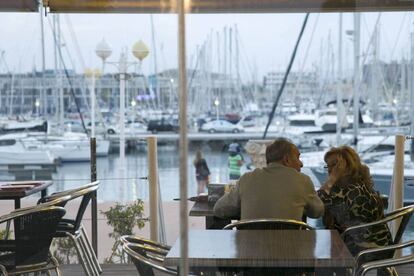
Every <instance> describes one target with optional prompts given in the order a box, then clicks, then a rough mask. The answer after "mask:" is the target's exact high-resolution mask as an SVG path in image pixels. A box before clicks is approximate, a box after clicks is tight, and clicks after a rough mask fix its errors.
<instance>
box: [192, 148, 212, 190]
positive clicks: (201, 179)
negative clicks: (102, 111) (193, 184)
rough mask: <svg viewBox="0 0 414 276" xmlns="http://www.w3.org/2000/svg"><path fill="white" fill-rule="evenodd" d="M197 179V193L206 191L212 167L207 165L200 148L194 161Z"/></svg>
mask: <svg viewBox="0 0 414 276" xmlns="http://www.w3.org/2000/svg"><path fill="white" fill-rule="evenodd" d="M193 164H194V167H195V170H196V171H195V173H196V179H197V195H199V194H201V193H204V192H205V190H206V186H207V184H208V180H209V175H210V169H209V168H208V166H207V162H206V160H205V159H204V158H203V154H202V152H201V151H200V150H198V151H197V152H196V156H195V158H194V161H193Z"/></svg>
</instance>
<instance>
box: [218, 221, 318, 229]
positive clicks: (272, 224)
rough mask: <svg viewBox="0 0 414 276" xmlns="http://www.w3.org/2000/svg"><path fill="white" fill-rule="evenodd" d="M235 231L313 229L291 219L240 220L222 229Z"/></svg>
mask: <svg viewBox="0 0 414 276" xmlns="http://www.w3.org/2000/svg"><path fill="white" fill-rule="evenodd" d="M234 228H236V229H237V230H246V229H249V230H278V229H279V230H281V229H298V230H314V228H313V227H312V226H310V225H308V224H306V223H304V222H302V221H297V220H293V219H249V220H240V221H237V222H234V223H230V224H228V225H226V226H224V228H223V229H234Z"/></svg>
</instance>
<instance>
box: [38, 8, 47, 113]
mask: <svg viewBox="0 0 414 276" xmlns="http://www.w3.org/2000/svg"><path fill="white" fill-rule="evenodd" d="M39 14H40V35H41V43H42V78H41V81H40V98H41V102H42V109H43V112H42V113H43V115H45V114H46V112H47V92H46V93H45V89H44V86H45V69H46V68H45V67H46V61H45V33H44V24H43V5H42V1H40V2H39Z"/></svg>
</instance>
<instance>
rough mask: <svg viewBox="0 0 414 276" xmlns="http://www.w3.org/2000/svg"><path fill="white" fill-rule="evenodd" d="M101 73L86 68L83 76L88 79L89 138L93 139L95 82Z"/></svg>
mask: <svg viewBox="0 0 414 276" xmlns="http://www.w3.org/2000/svg"><path fill="white" fill-rule="evenodd" d="M100 75H101V72H100V71H99V70H98V69H95V70H92V69H90V68H87V69H86V70H85V76H86V77H87V78H89V79H90V84H89V85H90V87H89V91H90V92H89V93H90V101H91V138H95V81H96V79H97V78H99V77H100Z"/></svg>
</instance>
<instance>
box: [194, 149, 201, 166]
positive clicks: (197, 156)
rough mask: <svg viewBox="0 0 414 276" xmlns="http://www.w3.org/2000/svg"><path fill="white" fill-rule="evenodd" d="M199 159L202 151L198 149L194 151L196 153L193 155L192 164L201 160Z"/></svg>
mask: <svg viewBox="0 0 414 276" xmlns="http://www.w3.org/2000/svg"><path fill="white" fill-rule="evenodd" d="M201 159H203V153H202V152H201V150H198V151H196V155H195V158H194V161H193V164H194V165H197V164H198V163H199V162H200V161H201Z"/></svg>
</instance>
